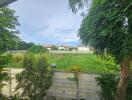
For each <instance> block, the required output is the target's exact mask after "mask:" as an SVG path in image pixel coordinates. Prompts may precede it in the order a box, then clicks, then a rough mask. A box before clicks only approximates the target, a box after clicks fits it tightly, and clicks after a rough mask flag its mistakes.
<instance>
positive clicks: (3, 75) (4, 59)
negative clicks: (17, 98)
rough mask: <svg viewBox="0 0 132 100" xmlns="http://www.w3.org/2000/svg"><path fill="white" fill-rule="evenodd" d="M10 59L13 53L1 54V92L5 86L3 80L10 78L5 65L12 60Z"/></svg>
mask: <svg viewBox="0 0 132 100" xmlns="http://www.w3.org/2000/svg"><path fill="white" fill-rule="evenodd" d="M10 59H11V55H8V54H3V55H0V94H1V88H2V87H3V86H4V84H3V83H2V81H4V80H7V79H8V76H7V73H5V72H4V69H3V66H4V65H5V64H8V63H9V62H10Z"/></svg>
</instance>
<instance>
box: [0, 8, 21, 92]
mask: <svg viewBox="0 0 132 100" xmlns="http://www.w3.org/2000/svg"><path fill="white" fill-rule="evenodd" d="M14 14H15V11H13V10H11V9H9V8H7V7H3V8H0V94H1V88H2V87H3V84H2V81H3V80H4V79H5V78H6V77H7V74H6V73H4V72H3V67H4V65H5V64H7V63H9V59H10V56H8V55H4V52H5V51H7V50H8V49H11V48H12V46H13V45H14V43H15V42H16V41H17V40H18V37H17V34H18V33H19V32H18V31H17V30H16V27H17V26H19V23H18V21H17V16H15V15H14Z"/></svg>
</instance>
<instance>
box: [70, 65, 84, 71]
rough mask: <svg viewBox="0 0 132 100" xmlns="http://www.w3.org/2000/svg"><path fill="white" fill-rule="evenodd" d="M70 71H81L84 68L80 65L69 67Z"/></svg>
mask: <svg viewBox="0 0 132 100" xmlns="http://www.w3.org/2000/svg"><path fill="white" fill-rule="evenodd" d="M69 71H73V72H81V71H82V69H81V67H80V66H72V67H70V68H69Z"/></svg>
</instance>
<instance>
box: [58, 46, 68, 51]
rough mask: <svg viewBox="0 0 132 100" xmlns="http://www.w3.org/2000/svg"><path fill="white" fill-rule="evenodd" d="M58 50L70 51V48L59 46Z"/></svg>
mask: <svg viewBox="0 0 132 100" xmlns="http://www.w3.org/2000/svg"><path fill="white" fill-rule="evenodd" d="M58 50H64V51H69V46H66V45H61V46H58Z"/></svg>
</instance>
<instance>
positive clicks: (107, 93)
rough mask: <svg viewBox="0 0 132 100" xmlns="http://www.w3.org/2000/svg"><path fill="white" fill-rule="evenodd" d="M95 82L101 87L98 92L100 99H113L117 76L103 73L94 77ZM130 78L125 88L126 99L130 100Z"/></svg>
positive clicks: (131, 94) (131, 93)
mask: <svg viewBox="0 0 132 100" xmlns="http://www.w3.org/2000/svg"><path fill="white" fill-rule="evenodd" d="M96 80H97V84H98V85H99V86H100V87H101V91H100V92H99V95H100V97H101V98H100V100H115V95H116V90H117V85H118V82H119V76H118V75H113V74H103V75H100V76H99V77H97V78H96ZM131 91H132V78H131V79H130V81H129V84H128V87H127V90H126V100H132V92H131Z"/></svg>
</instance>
